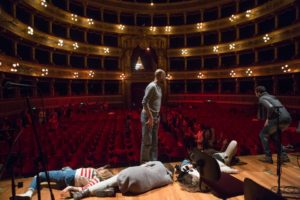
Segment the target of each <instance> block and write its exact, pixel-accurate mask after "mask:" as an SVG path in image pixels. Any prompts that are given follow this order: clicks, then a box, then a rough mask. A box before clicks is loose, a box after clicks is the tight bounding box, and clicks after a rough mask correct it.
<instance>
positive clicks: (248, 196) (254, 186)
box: [244, 178, 285, 200]
mask: <svg viewBox="0 0 300 200" xmlns="http://www.w3.org/2000/svg"><path fill="white" fill-rule="evenodd" d="M244 196H245V200H266V199H272V200H285V198H283V197H282V196H280V195H278V194H276V193H274V192H272V191H271V190H268V189H267V188H265V187H263V186H261V185H259V184H258V183H256V182H254V181H253V180H251V179H249V178H245V180H244Z"/></svg>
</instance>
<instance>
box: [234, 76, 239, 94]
mask: <svg viewBox="0 0 300 200" xmlns="http://www.w3.org/2000/svg"><path fill="white" fill-rule="evenodd" d="M239 93H240V80H239V79H238V78H236V79H235V94H239Z"/></svg>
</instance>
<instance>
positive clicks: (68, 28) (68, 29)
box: [66, 26, 70, 39]
mask: <svg viewBox="0 0 300 200" xmlns="http://www.w3.org/2000/svg"><path fill="white" fill-rule="evenodd" d="M66 28H67V35H66V37H67V38H68V39H70V27H69V26H68V27H66Z"/></svg>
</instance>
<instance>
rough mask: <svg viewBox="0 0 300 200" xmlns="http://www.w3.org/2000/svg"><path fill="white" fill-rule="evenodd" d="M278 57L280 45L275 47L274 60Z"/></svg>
mask: <svg viewBox="0 0 300 200" xmlns="http://www.w3.org/2000/svg"><path fill="white" fill-rule="evenodd" d="M277 59H278V47H274V58H273V60H274V61H276V60H277Z"/></svg>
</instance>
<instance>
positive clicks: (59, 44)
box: [57, 39, 64, 47]
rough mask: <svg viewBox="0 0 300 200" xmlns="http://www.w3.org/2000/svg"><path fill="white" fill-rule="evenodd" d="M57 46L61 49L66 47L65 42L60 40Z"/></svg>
mask: <svg viewBox="0 0 300 200" xmlns="http://www.w3.org/2000/svg"><path fill="white" fill-rule="evenodd" d="M57 45H58V46H60V47H62V46H64V41H63V40H61V39H59V40H58V43H57Z"/></svg>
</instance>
